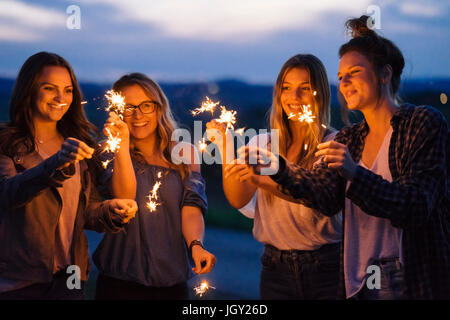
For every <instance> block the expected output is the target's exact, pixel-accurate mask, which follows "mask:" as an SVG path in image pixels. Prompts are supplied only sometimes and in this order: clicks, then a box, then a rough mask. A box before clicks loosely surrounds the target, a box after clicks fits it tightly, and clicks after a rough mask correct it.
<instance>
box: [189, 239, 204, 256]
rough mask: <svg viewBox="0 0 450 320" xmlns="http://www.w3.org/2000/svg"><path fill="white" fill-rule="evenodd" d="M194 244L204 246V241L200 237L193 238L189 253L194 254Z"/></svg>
mask: <svg viewBox="0 0 450 320" xmlns="http://www.w3.org/2000/svg"><path fill="white" fill-rule="evenodd" d="M193 246H200V247H202V248H203V243H202V241H201V240H200V239H195V240H192V241H191V243H190V244H189V253H190V254H191V255H192V247H193Z"/></svg>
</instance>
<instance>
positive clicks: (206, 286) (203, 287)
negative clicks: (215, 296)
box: [194, 281, 215, 297]
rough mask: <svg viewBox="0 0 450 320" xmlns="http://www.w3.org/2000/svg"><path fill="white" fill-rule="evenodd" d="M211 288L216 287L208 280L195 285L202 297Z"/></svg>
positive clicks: (197, 292) (196, 290) (195, 289)
mask: <svg viewBox="0 0 450 320" xmlns="http://www.w3.org/2000/svg"><path fill="white" fill-rule="evenodd" d="M209 289H215V288H214V287H213V286H210V285H209V284H208V282H206V281H203V282H202V283H201V284H200V285H199V286H197V287H194V291H195V294H196V295H200V297H202V296H203V295H204V294H205V292H206V291H208V290H209Z"/></svg>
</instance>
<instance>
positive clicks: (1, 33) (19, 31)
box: [0, 0, 67, 42]
mask: <svg viewBox="0 0 450 320" xmlns="http://www.w3.org/2000/svg"><path fill="white" fill-rule="evenodd" d="M66 19H67V16H66V15H65V14H64V13H62V12H58V11H57V10H55V9H49V8H45V7H42V6H38V5H35V4H27V3H24V2H21V1H15V0H1V1H0V40H7V41H15V42H24V41H36V40H41V39H42V38H43V35H42V31H44V30H48V29H50V28H53V27H57V26H59V27H61V26H64V23H65V21H66Z"/></svg>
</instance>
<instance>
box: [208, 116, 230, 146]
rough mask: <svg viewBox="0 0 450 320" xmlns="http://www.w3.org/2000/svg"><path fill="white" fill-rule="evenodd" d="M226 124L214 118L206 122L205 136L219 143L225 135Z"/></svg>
mask: <svg viewBox="0 0 450 320" xmlns="http://www.w3.org/2000/svg"><path fill="white" fill-rule="evenodd" d="M226 133H227V126H226V125H225V123H221V122H218V121H217V120H216V119H213V120H211V121H209V122H208V123H207V124H206V136H207V138H208V140H209V141H211V142H213V143H219V142H220V141H223V138H224V137H225V136H226Z"/></svg>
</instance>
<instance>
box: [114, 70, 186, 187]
mask: <svg viewBox="0 0 450 320" xmlns="http://www.w3.org/2000/svg"><path fill="white" fill-rule="evenodd" d="M134 84H137V85H138V86H140V87H141V88H142V89H143V90H144V92H145V93H146V94H147V95H148V96H153V97H155V98H156V101H157V102H158V107H157V110H156V117H157V123H158V124H157V127H156V144H157V146H158V149H159V152H160V156H161V158H162V159H163V161H164V162H166V163H167V165H168V166H169V168H173V169H175V170H177V171H178V172H179V173H180V176H181V178H182V179H184V178H185V177H186V176H189V174H190V173H191V169H190V167H189V166H188V165H186V164H184V163H181V164H175V163H174V162H173V161H172V157H171V151H172V148H173V146H174V143H173V142H172V141H171V140H170V139H171V137H172V132H173V131H174V130H175V129H177V128H178V125H177V123H176V121H175V119H174V117H173V114H172V111H171V109H170V105H169V100H168V99H167V97H166V95H165V94H164V92H163V91H162V89H161V87H160V86H159V85H158V84H157V83H156V82H155V81H153V80H152V79H150V78H149V77H147V76H146V75H145V74H142V73H138V72H134V73H130V74H127V75H124V76H122V77H121V78H120V79H119V80H117V81H116V82H115V83H114V84H113V90H114V91H117V92H120V91H121V90H122V89H123V88H125V87H128V86H131V85H134ZM130 151H131V154H132V155H133V156H134V157H136V159H138V160H139V161H141V162H145V160H144V158H143V156H142V154H141V152H140V151H139V149H138V148H137V147H136V145H135V144H134V142H133V137H132V136H131V137H130Z"/></svg>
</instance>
